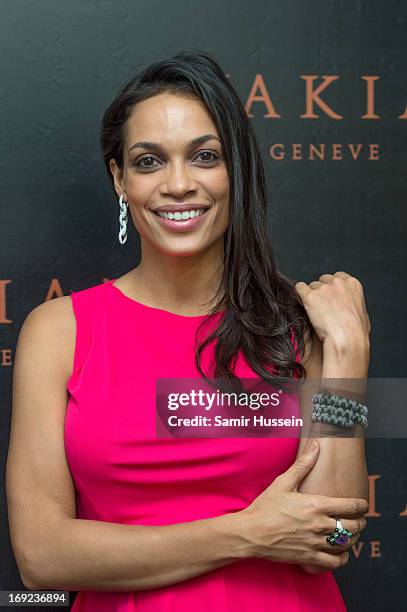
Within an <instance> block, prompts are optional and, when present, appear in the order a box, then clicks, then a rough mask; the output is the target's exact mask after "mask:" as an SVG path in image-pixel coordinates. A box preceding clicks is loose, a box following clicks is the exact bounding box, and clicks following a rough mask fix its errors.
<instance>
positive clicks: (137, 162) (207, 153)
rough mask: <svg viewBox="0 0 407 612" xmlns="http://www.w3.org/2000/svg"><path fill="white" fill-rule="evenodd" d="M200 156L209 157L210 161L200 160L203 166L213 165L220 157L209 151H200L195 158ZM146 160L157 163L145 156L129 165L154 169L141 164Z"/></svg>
mask: <svg viewBox="0 0 407 612" xmlns="http://www.w3.org/2000/svg"><path fill="white" fill-rule="evenodd" d="M201 155H209V156H210V159H208V158H206V159H202V158H201V161H203V162H204V163H205V164H206V163H213V162H214V161H217V160H219V159H221V158H220V156H219V155H218V154H217V153H214V152H213V151H209V150H203V151H200V152H199V153H198V155H197V156H196V157H200V156H201ZM146 160H152V161H153V162H154V161H157V160H156V159H155V157H152V156H151V155H145V156H144V157H141V158H139V159H138V160H136V161H135V162H133V163H132V164H131V165H132V166H135V167H136V168H144V169H147V168H154V167H155V166H154V165H153V164H152V163H147V164H144V163H143V162H145V161H146Z"/></svg>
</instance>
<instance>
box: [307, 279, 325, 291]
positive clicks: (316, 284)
mask: <svg viewBox="0 0 407 612" xmlns="http://www.w3.org/2000/svg"><path fill="white" fill-rule="evenodd" d="M321 285H322V283H320V282H319V281H311V282H310V283H309V285H308V286H309V287H311V289H318V287H320V286H321Z"/></svg>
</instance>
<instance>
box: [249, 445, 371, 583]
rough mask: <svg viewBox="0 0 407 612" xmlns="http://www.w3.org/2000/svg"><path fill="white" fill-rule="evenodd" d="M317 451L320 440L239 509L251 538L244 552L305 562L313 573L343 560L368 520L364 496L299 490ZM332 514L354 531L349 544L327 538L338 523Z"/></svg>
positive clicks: (297, 562)
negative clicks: (362, 497)
mask: <svg viewBox="0 0 407 612" xmlns="http://www.w3.org/2000/svg"><path fill="white" fill-rule="evenodd" d="M318 453H319V445H317V448H316V451H315V452H311V451H310V450H309V449H308V450H307V451H306V452H304V453H303V454H302V455H301V456H300V457H299V458H298V459H297V460H296V461H295V463H293V465H292V466H291V467H290V468H289V469H288V470H287V471H286V472H284V473H283V474H280V476H278V477H277V478H276V479H275V480H274V481H273V482H272V484H271V485H270V486H269V487H268V488H267V489H265V490H264V491H263V492H262V493H261V494H260V495H259V496H258V497H256V499H255V500H254V501H253V502H252V503H251V504H250V505H249V506H248V507H247V508H245V509H244V510H241V511H240V514H241V515H243V516H245V517H246V519H247V520H246V521H245V526H246V527H245V528H244V530H243V531H244V534H243V535H244V537H245V539H246V541H247V542H248V543H249V546H248V548H249V550H250V552H249V553H248V555H247V556H255V557H262V558H266V559H269V560H270V561H277V562H280V563H295V564H299V565H301V566H303V568H304V569H306V571H308V569H307V564H309V568H310V569H309V571H310V572H312V573H315V572H316V571H318V568H321V571H324V569H325V570H332V569H335V568H337V567H341V566H342V565H345V564H346V563H347V561H348V559H349V552H348V549H349V548H350V547H351V546H352V545H353V544H355V543H356V542H357V540H358V539H359V537H360V532H361V531H362V529H364V528H365V526H366V519H365V518H364V516H363V515H364V514H365V513H366V512H367V511H368V503H367V501H366V500H364V499H357V498H337V497H327V496H325V495H308V494H306V493H299V492H298V491H297V488H298V486H299V484H300V482H301V480H303V478H304V477H305V476H306V474H307V473H308V472H309V471H310V470H311V468H312V467H313V465H314V463H315V461H316V458H317V456H318ZM335 516H339V517H340V518H341V522H342V525H343V527H344V528H345V529H348V530H349V531H351V532H352V534H353V535H352V537H351V538H350V539H349V541H348V543H347V544H343V545H335V546H332V545H331V544H329V543H328V542H327V541H326V536H327V535H329V534H330V533H331V532H332V531H334V529H335V527H336V520H335V518H334V517H335ZM343 517H345V518H343ZM304 564H305V565H304ZM311 566H314V567H311Z"/></svg>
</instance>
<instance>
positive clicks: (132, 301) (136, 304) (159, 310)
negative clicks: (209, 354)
mask: <svg viewBox="0 0 407 612" xmlns="http://www.w3.org/2000/svg"><path fill="white" fill-rule="evenodd" d="M115 280H117V279H116V278H112V279H111V280H109V281H107V282H106V283H105V285H107V286H108V287H110V288H111V289H112V290H113V293H114V295H116V296H117V297H118V298H121V299H122V300H123V301H124V302H126V303H128V304H130V305H133V306H134V307H136V308H138V309H140V310H144V311H146V312H147V311H150V312H152V313H156V314H158V313H160V314H162V315H164V316H167V317H174V318H176V319H182V320H185V319H188V320H191V321H197V320H199V319H205V318H206V317H207V316H208V315H181V314H177V313H175V312H170V311H169V310H164V309H163V308H156V307H154V306H148V305H147V304H143V303H142V302H139V301H137V300H135V299H133V298H131V297H129V296H128V295H126V294H125V293H123V291H122V290H121V289H119V287H117V286H116V285H113V283H114V281H115ZM224 312H225V310H220V311H218V312H217V313H216V314H223V313H224Z"/></svg>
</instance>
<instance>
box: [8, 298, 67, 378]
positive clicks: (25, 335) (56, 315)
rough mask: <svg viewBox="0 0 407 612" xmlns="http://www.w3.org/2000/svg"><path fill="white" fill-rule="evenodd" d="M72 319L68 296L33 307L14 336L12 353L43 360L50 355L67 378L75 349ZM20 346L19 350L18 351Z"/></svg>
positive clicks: (47, 358)
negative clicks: (13, 350)
mask: <svg viewBox="0 0 407 612" xmlns="http://www.w3.org/2000/svg"><path fill="white" fill-rule="evenodd" d="M75 336H76V321H75V315H74V311H73V308H72V300H71V297H70V296H62V297H56V298H53V299H51V300H48V301H47V302H43V303H41V304H39V305H38V306H36V307H35V308H33V309H32V310H31V311H30V312H29V313H28V314H27V316H26V318H25V320H24V322H23V324H22V326H21V328H20V332H19V335H18V341H17V347H16V353H18V352H20V353H21V348H22V347H23V348H24V352H27V353H29V354H31V351H35V358H36V359H43V360H44V362H46V361H48V360H49V359H50V358H51V359H52V360H53V361H54V364H55V366H56V367H58V369H59V371H60V372H61V375H62V376H63V377H65V378H66V380H67V379H68V378H69V376H70V374H71V371H72V364H73V356H74V350H75ZM19 349H20V351H19Z"/></svg>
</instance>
